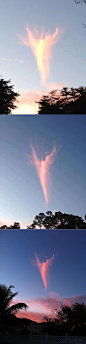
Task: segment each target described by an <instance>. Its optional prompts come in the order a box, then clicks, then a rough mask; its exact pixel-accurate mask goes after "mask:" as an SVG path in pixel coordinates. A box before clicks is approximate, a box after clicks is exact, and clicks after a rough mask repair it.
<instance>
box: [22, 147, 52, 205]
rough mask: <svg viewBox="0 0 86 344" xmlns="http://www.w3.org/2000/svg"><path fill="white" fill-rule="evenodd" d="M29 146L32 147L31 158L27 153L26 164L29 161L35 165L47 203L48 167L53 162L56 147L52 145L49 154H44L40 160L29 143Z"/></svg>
mask: <svg viewBox="0 0 86 344" xmlns="http://www.w3.org/2000/svg"><path fill="white" fill-rule="evenodd" d="M30 147H31V149H32V158H30V157H29V155H27V158H29V159H28V164H29V162H30V163H31V164H33V165H34V166H35V168H36V170H37V174H38V177H39V180H40V183H41V186H42V190H43V193H44V197H45V202H46V203H48V192H47V184H48V182H49V167H50V165H52V163H53V157H54V155H55V153H56V147H55V146H54V148H53V150H52V152H51V153H50V154H49V155H48V154H47V155H46V157H45V160H41V161H40V160H39V158H38V157H37V155H36V152H35V149H34V148H33V146H32V144H31V143H30Z"/></svg>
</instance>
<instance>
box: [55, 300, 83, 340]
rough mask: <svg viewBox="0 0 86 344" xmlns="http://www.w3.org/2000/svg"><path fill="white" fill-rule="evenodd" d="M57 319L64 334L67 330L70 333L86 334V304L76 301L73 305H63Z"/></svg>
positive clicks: (60, 331)
mask: <svg viewBox="0 0 86 344" xmlns="http://www.w3.org/2000/svg"><path fill="white" fill-rule="evenodd" d="M56 321H57V325H58V327H59V333H62V335H65V333H66V332H67V333H68V334H69V335H81V336H82V335H86V305H84V303H81V304H79V303H77V302H76V303H75V304H73V305H72V306H71V307H69V306H65V305H64V306H61V311H59V312H57V319H55V322H56Z"/></svg>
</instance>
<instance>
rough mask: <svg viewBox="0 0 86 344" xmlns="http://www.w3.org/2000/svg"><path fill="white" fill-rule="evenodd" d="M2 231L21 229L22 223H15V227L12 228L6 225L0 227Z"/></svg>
mask: <svg viewBox="0 0 86 344" xmlns="http://www.w3.org/2000/svg"><path fill="white" fill-rule="evenodd" d="M0 229H20V223H19V222H14V224H13V225H11V226H8V227H7V226H6V225H3V226H1V227H0Z"/></svg>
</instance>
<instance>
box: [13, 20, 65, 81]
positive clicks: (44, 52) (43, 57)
mask: <svg viewBox="0 0 86 344" xmlns="http://www.w3.org/2000/svg"><path fill="white" fill-rule="evenodd" d="M26 31H27V37H26V38H25V37H23V36H21V35H18V37H19V39H20V44H24V45H27V46H30V47H31V49H32V51H33V54H34V56H35V58H36V61H37V66H38V69H39V72H40V75H41V83H42V84H45V81H46V79H47V78H48V75H49V62H50V57H51V47H52V45H53V44H55V43H57V42H58V40H59V39H60V34H61V33H59V30H58V28H56V30H55V32H54V34H53V35H50V34H46V35H45V37H44V38H43V35H44V32H42V33H41V36H40V38H38V37H36V38H35V37H34V35H33V33H32V32H31V30H30V29H29V28H28V26H27V27H26ZM35 36H38V34H37V30H36V33H35Z"/></svg>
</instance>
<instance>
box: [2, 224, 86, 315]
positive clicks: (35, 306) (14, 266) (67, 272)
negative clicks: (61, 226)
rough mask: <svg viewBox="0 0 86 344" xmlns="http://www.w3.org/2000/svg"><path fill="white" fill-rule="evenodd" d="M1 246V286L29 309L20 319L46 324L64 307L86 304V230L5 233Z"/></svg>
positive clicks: (22, 313)
mask: <svg viewBox="0 0 86 344" xmlns="http://www.w3.org/2000/svg"><path fill="white" fill-rule="evenodd" d="M0 245H1V247H0V283H2V284H5V285H6V286H7V287H9V286H10V285H13V286H14V287H15V288H14V289H12V291H13V292H14V293H15V292H18V295H17V296H16V297H15V298H14V299H13V301H14V302H25V303H26V304H27V305H28V307H29V308H28V310H27V311H24V310H22V311H21V312H19V313H18V316H20V317H27V318H29V319H32V320H35V321H42V320H43V316H45V315H48V316H50V317H56V312H55V309H58V310H60V306H61V304H63V305H64V304H66V305H68V306H71V305H72V304H73V303H75V302H79V303H82V302H84V303H86V288H85V286H86V277H85V276H86V250H85V248H86V231H85V230H65V231H64V230H56V231H14V230H13V231H3V230H1V231H0ZM51 258H52V260H51ZM39 264H40V271H39Z"/></svg>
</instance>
